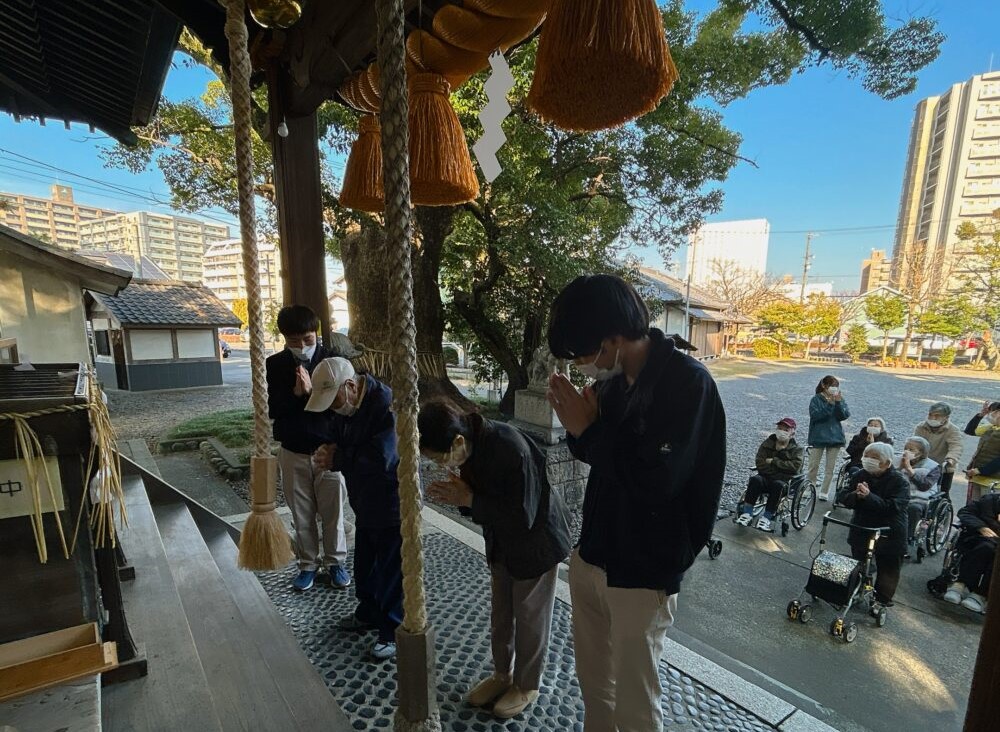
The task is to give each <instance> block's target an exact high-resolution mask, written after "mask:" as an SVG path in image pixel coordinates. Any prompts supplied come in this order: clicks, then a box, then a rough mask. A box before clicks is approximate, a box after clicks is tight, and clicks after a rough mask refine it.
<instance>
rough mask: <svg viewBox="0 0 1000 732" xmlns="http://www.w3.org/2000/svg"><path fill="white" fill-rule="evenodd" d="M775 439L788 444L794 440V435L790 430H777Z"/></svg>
mask: <svg viewBox="0 0 1000 732" xmlns="http://www.w3.org/2000/svg"><path fill="white" fill-rule="evenodd" d="M774 437H775V438H776V439H777V440H778V442H788V441H789V440H791V439H792V433H791V432H789V431H788V430H775V432H774Z"/></svg>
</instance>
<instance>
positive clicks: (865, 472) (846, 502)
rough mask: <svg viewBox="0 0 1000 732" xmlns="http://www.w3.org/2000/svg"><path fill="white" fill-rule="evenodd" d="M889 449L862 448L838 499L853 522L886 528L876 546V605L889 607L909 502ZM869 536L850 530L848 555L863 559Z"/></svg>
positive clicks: (896, 581)
mask: <svg viewBox="0 0 1000 732" xmlns="http://www.w3.org/2000/svg"><path fill="white" fill-rule="evenodd" d="M892 458H893V454H892V448H891V447H889V445H886V444H885V443H884V442H874V443H872V444H871V445H869V446H868V447H867V448H865V452H864V455H863V456H862V458H861V466H862V467H861V470H860V471H858V472H857V473H855V475H854V477H853V478H852V479H851V482H850V484H849V485H848V486H847V488H845V489H844V490H842V491H841V492H840V494H839V495H838V496H837V502H838V503H840V504H841V505H843V506H846V507H847V508H853V509H854V517H853V518H852V519H851V522H852V523H855V524H858V525H860V526H866V527H870V528H881V527H886V526H887V527H889V534H888V535H883V536H882V538H880V539H879V541H878V543H877V544H876V545H875V564H876V566H877V568H878V569H877V573H876V576H875V605H874V606H873V607H872V614H873V615H877V614H878V611H879V609H880V608H879V605H883V606H891V605H892V598H893V595H895V594H896V586H897V585H899V573H900V570H901V569H902V566H903V554H905V553H906V528H907V527H906V524H907V514H906V506H907V504H909V502H910V488H909V484H908V483H907V482H906V478H905V477H904V476H903V474H902V473H900V472H899V471H898V470H896V469H895V468H894V467H892ZM870 537H871V533H870V532H868V531H865V530H864V529H855V528H852V529H851V530H850V533H849V534H848V537H847V541H848V543H849V544H850V545H851V555H852V556H853V557H854V558H855V559H864V557H865V554H866V553H867V551H868V541H869V539H870Z"/></svg>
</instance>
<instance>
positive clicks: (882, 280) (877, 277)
mask: <svg viewBox="0 0 1000 732" xmlns="http://www.w3.org/2000/svg"><path fill="white" fill-rule="evenodd" d="M891 274H892V260H890V259H889V258H887V257H886V256H885V250H884V249H872V254H871V256H870V257H869V258H868V259H865V260H863V261H862V262H861V290H860V292H861V294H862V295H863V294H864V293H866V292H868V291H870V290H877V289H878V288H880V287H885V286H887V285H888V284H889V278H890V275H891Z"/></svg>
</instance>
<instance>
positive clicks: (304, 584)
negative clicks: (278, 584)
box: [292, 569, 316, 592]
mask: <svg viewBox="0 0 1000 732" xmlns="http://www.w3.org/2000/svg"><path fill="white" fill-rule="evenodd" d="M315 581H316V570H314V569H303V570H302V571H301V572H299V574H298V576H297V577H296V578H295V579H294V580H293V581H292V589H294V590H297V591H298V592H305V591H306V590H310V589H312V586H313V582H315Z"/></svg>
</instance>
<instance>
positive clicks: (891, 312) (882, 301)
mask: <svg viewBox="0 0 1000 732" xmlns="http://www.w3.org/2000/svg"><path fill="white" fill-rule="evenodd" d="M906 313H907V309H906V300H904V299H903V298H902V297H898V296H896V295H869V296H868V297H866V298H865V317H867V318H868V321H869V322H870V323H871V324H872V325H874V326H875V327H876V328H877V329H878V330H880V331H882V361H883V362H885V360H886V357H887V355H888V350H889V332H890V331H893V330H896V329H897V328H902V327H903V324H904V323H905V322H906V320H907V317H906ZM904 355H905V352H904Z"/></svg>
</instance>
